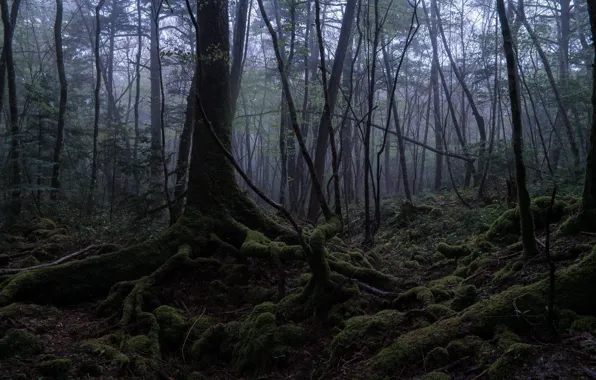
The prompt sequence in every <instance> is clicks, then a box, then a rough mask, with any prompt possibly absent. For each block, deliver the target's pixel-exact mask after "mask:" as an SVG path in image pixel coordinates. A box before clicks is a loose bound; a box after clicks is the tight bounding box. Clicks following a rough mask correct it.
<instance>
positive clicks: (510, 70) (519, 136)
mask: <svg viewBox="0 0 596 380" xmlns="http://www.w3.org/2000/svg"><path fill="white" fill-rule="evenodd" d="M497 12H498V13H499V20H500V21H501V32H502V34H503V46H504V50H505V59H506V61H507V81H508V84H509V97H510V102H511V119H512V123H511V128H512V130H511V144H512V146H513V155H514V158H515V182H516V185H517V186H516V187H517V199H518V207H519V215H520V224H521V235H522V244H523V247H524V258H525V259H528V258H530V257H532V256H534V255H535V254H536V253H537V249H536V240H535V236H534V217H533V216H532V208H531V200H530V194H529V193H528V189H527V188H526V167H525V165H524V158H523V133H522V117H521V99H520V87H519V76H518V72H517V61H516V57H515V51H514V48H513V38H512V35H511V29H510V28H509V21H508V20H507V13H506V10H505V3H504V2H503V0H497Z"/></svg>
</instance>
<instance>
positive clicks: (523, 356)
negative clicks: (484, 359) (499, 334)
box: [487, 343, 536, 380]
mask: <svg viewBox="0 0 596 380" xmlns="http://www.w3.org/2000/svg"><path fill="white" fill-rule="evenodd" d="M535 354H536V348H535V347H534V346H531V345H529V344H523V343H515V344H513V345H512V346H511V347H509V349H508V350H507V352H505V353H504V354H503V355H502V356H501V357H500V358H499V359H498V360H497V361H496V362H494V363H493V364H492V365H491V366H490V368H489V369H488V372H487V376H488V378H489V379H490V380H507V379H511V378H512V377H514V376H515V375H516V374H517V373H519V371H520V369H522V368H523V367H527V366H531V365H532V364H533V361H534V360H533V359H534V357H535Z"/></svg>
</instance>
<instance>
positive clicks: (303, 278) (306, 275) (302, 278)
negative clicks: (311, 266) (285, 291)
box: [298, 273, 312, 286]
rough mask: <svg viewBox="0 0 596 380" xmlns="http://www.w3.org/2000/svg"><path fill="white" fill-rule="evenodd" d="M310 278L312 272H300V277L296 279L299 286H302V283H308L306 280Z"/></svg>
mask: <svg viewBox="0 0 596 380" xmlns="http://www.w3.org/2000/svg"><path fill="white" fill-rule="evenodd" d="M311 278H312V274H310V273H302V274H301V275H300V278H299V279H298V284H299V285H300V286H304V285H306V284H308V282H309V281H310V279H311Z"/></svg>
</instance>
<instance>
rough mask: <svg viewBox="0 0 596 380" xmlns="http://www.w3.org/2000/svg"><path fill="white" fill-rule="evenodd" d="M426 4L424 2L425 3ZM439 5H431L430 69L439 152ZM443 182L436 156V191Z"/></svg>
mask: <svg viewBox="0 0 596 380" xmlns="http://www.w3.org/2000/svg"><path fill="white" fill-rule="evenodd" d="M423 4H424V2H423ZM436 7H437V4H436V1H434V0H432V1H431V3H430V17H431V23H430V30H429V34H430V41H431V44H432V48H433V60H432V65H431V69H430V84H431V87H432V94H433V115H434V117H435V147H436V148H437V150H442V149H443V141H442V140H443V137H442V136H441V128H442V123H441V103H440V100H439V97H440V94H439V64H440V63H439V51H438V46H437V9H436ZM442 182H443V156H442V155H440V154H437V155H435V182H434V189H435V191H440V190H441V186H442Z"/></svg>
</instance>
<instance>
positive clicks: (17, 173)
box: [0, 0, 21, 221]
mask: <svg viewBox="0 0 596 380" xmlns="http://www.w3.org/2000/svg"><path fill="white" fill-rule="evenodd" d="M15 4H16V6H15ZM19 4H20V0H15V1H14V2H13V8H12V12H13V15H14V14H15V13H16V12H18V9H19ZM0 12H1V13H2V26H3V27H4V48H3V55H4V59H5V61H6V75H7V82H8V114H9V120H8V125H9V126H10V128H9V130H10V136H11V145H10V171H11V174H10V184H11V187H12V194H11V201H10V212H9V220H11V221H15V220H16V219H18V217H19V216H20V215H21V136H20V135H19V107H18V104H17V101H18V100H17V85H16V78H15V65H14V58H13V51H12V40H13V34H14V25H13V22H14V21H15V20H16V15H15V17H13V18H12V19H11V16H10V13H9V11H8V0H1V1H0ZM2 74H4V73H2Z"/></svg>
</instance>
